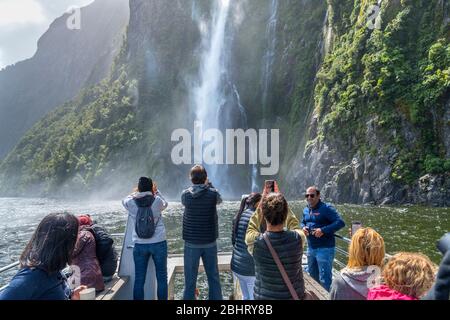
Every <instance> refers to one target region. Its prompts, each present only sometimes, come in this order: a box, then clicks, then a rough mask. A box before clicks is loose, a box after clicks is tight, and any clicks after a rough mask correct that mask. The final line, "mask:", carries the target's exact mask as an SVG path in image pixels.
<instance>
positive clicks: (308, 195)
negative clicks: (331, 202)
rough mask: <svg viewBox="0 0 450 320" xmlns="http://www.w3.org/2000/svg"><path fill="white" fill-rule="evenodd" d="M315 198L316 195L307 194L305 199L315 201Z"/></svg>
mask: <svg viewBox="0 0 450 320" xmlns="http://www.w3.org/2000/svg"><path fill="white" fill-rule="evenodd" d="M315 197H316V195H315V194H313V193H307V194H305V198H311V199H314V198H315Z"/></svg>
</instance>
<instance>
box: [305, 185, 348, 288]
mask: <svg viewBox="0 0 450 320" xmlns="http://www.w3.org/2000/svg"><path fill="white" fill-rule="evenodd" d="M305 198H306V201H307V203H308V205H307V207H306V208H305V209H304V210H303V219H302V223H301V226H302V228H303V231H304V233H305V234H306V236H307V238H308V252H307V257H308V273H309V274H310V275H311V277H312V278H313V279H314V280H316V281H317V282H318V283H320V284H321V285H322V286H323V287H324V288H325V289H326V290H327V291H329V290H330V286H331V280H332V270H333V261H334V256H335V250H336V248H335V247H336V242H335V239H334V234H335V232H337V231H338V230H340V229H342V228H343V227H344V226H345V223H344V221H343V220H342V218H341V217H340V215H339V213H338V212H337V211H336V209H335V208H334V207H333V206H331V205H330V204H327V203H325V202H322V200H321V198H320V191H319V190H318V189H317V188H316V187H309V188H308V189H307V190H306V193H305Z"/></svg>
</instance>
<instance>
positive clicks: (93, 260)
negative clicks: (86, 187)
mask: <svg viewBox="0 0 450 320" xmlns="http://www.w3.org/2000/svg"><path fill="white" fill-rule="evenodd" d="M78 221H79V224H80V228H79V231H78V239H77V243H76V245H75V250H74V252H73V259H72V266H76V267H77V268H78V270H79V276H80V283H81V284H82V285H85V286H87V287H88V288H95V291H97V292H99V291H103V290H104V289H105V283H104V282H103V276H102V271H101V268H100V263H99V261H98V259H97V253H96V244H95V237H94V234H93V233H92V232H91V231H90V230H89V228H90V227H91V225H92V219H91V217H89V216H88V215H81V216H79V217H78ZM75 270H76V269H75Z"/></svg>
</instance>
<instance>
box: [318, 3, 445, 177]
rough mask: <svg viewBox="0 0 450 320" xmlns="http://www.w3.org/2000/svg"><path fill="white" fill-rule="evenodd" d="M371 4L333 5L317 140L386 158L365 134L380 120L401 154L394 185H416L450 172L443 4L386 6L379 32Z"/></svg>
mask: <svg viewBox="0 0 450 320" xmlns="http://www.w3.org/2000/svg"><path fill="white" fill-rule="evenodd" d="M371 3H372V2H370V1H350V0H347V1H329V4H330V10H332V12H331V13H330V20H331V21H332V25H333V31H334V33H335V42H334V48H333V50H332V51H331V53H330V54H329V55H328V56H327V57H326V58H325V61H324V63H323V67H322V69H321V71H320V73H319V74H318V79H319V81H318V84H317V86H316V89H315V99H316V110H315V112H316V114H317V115H318V116H319V121H320V125H319V134H318V136H319V138H320V139H324V140H325V141H326V142H327V144H328V145H331V146H334V147H335V148H336V147H337V148H338V149H339V151H338V152H339V154H340V155H341V156H342V158H343V159H346V158H348V156H351V155H354V154H356V153H357V152H358V151H359V152H361V153H362V154H366V153H374V154H376V153H378V152H383V150H374V149H373V148H372V147H371V144H372V142H373V138H374V137H373V136H367V134H366V130H367V124H366V123H367V122H368V121H369V120H371V119H374V120H375V122H376V126H377V127H378V128H380V129H381V130H382V131H384V134H383V135H384V137H383V138H384V140H385V141H386V145H385V149H384V150H387V149H389V145H391V146H392V147H393V148H395V150H397V156H396V159H395V160H394V163H392V166H393V171H392V178H393V179H394V180H397V181H399V182H401V183H407V184H410V183H412V182H414V181H416V180H417V178H419V177H420V176H421V175H423V174H425V173H443V172H445V171H450V160H449V159H445V147H444V145H443V137H442V136H440V132H439V127H440V126H442V124H441V123H439V117H440V116H441V115H442V114H443V113H444V108H445V104H446V101H447V100H448V98H449V88H450V45H449V41H448V40H449V38H448V36H449V32H448V25H447V24H446V22H445V21H444V9H445V8H444V7H443V2H442V1H439V0H435V1H430V0H420V1H407V0H403V1H383V4H382V10H381V29H376V28H375V29H374V30H371V29H370V28H369V27H368V25H367V14H366V12H367V10H368V6H369V4H371ZM350 12H351V14H349V13H350ZM444 125H446V124H444ZM311 138H315V137H311ZM350 160H351V159H350Z"/></svg>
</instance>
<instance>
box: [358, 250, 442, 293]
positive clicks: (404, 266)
mask: <svg viewBox="0 0 450 320" xmlns="http://www.w3.org/2000/svg"><path fill="white" fill-rule="evenodd" d="M436 269H437V267H436V265H435V264H433V262H431V260H430V259H429V258H428V257H427V256H425V255H423V254H421V253H408V252H400V253H397V254H396V255H395V256H393V257H392V258H391V259H390V260H389V262H388V263H387V264H386V265H385V267H384V268H383V280H384V283H385V284H383V285H381V286H377V287H374V288H372V289H370V290H369V293H368V295H367V300H419V299H420V298H422V297H423V296H424V295H425V294H426V293H427V292H428V290H430V289H431V287H432V285H433V282H434V280H435V277H436Z"/></svg>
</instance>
